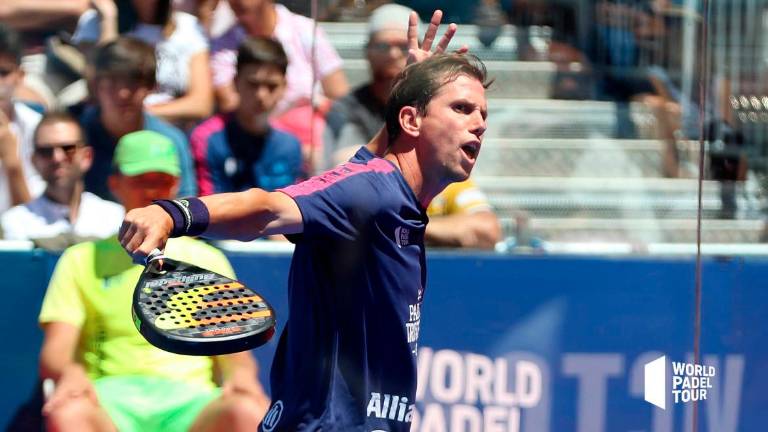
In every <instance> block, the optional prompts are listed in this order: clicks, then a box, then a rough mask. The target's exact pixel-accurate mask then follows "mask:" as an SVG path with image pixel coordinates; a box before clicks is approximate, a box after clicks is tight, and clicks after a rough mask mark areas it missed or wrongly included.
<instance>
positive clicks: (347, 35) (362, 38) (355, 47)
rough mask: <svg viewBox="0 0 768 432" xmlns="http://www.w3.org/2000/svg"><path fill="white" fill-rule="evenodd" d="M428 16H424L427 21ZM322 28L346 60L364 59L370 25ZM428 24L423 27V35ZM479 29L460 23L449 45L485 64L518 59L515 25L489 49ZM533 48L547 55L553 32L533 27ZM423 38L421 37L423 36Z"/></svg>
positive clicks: (324, 25)
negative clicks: (467, 49) (479, 34)
mask: <svg viewBox="0 0 768 432" xmlns="http://www.w3.org/2000/svg"><path fill="white" fill-rule="evenodd" d="M425 18H427V17H422V19H425ZM319 25H320V27H321V28H322V29H323V30H324V31H325V33H326V34H327V35H328V39H329V40H330V42H331V44H333V46H334V47H335V48H336V50H337V51H338V53H339V55H340V56H341V57H342V58H344V59H348V58H349V59H362V58H365V51H364V50H365V44H366V43H367V42H368V25H367V23H365V22H321V23H320V24H319ZM425 29H426V24H422V34H423V32H424V30H425ZM444 31H445V25H442V26H440V28H439V29H438V35H442V34H443V33H444ZM478 32H479V29H478V27H477V26H475V25H472V24H461V25H460V26H459V30H458V32H457V33H456V36H455V37H454V38H453V40H452V41H451V45H449V46H448V49H449V50H455V49H457V48H459V47H461V46H462V45H466V46H467V47H469V51H470V52H471V53H473V54H475V55H477V56H478V57H480V58H481V59H482V60H483V61H492V60H515V59H516V58H517V42H516V40H515V33H516V29H515V27H514V26H512V25H504V26H502V27H501V29H500V32H499V35H498V37H497V38H496V39H495V40H494V42H493V44H491V46H489V47H486V46H484V45H483V44H482V43H481V42H480V39H479V38H478ZM529 34H530V36H529V37H530V41H531V45H532V46H533V47H534V48H535V49H536V50H537V51H539V52H541V53H545V52H546V51H547V48H548V46H549V43H550V41H551V39H552V38H551V31H550V29H549V28H546V27H538V26H533V27H530V28H529ZM420 36H421V35H420Z"/></svg>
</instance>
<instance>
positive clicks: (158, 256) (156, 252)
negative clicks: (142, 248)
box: [144, 248, 165, 266]
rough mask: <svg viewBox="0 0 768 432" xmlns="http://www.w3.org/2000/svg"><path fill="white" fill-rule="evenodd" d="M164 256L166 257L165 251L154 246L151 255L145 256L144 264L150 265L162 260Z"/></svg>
mask: <svg viewBox="0 0 768 432" xmlns="http://www.w3.org/2000/svg"><path fill="white" fill-rule="evenodd" d="M163 258H165V255H164V254H163V251H161V250H160V249H158V248H154V249H152V252H150V253H149V255H147V257H146V258H144V265H145V266H147V265H150V264H152V263H153V262H155V261H158V260H162V259H163Z"/></svg>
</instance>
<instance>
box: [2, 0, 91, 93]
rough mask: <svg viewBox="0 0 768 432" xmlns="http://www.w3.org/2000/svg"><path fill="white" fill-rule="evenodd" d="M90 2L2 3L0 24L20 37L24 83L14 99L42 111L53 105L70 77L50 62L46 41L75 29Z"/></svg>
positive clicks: (20, 0)
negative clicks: (34, 105) (36, 106)
mask: <svg viewBox="0 0 768 432" xmlns="http://www.w3.org/2000/svg"><path fill="white" fill-rule="evenodd" d="M88 3H89V0H66V1H52V0H45V1H28V0H2V1H1V2H0V23H4V24H5V25H7V26H9V27H11V28H13V29H14V30H16V31H18V32H19V33H20V34H21V39H22V44H23V46H24V53H25V54H24V56H23V58H22V61H21V67H22V69H23V70H24V81H23V83H21V84H20V85H19V86H17V87H16V98H17V99H19V100H23V101H25V102H30V103H35V104H38V105H40V106H42V107H45V108H51V107H53V106H54V105H56V95H57V93H58V92H59V91H60V90H61V89H62V88H64V87H65V86H66V85H67V84H69V83H71V82H72V79H71V77H68V76H63V74H62V72H63V71H62V70H61V68H60V67H59V65H57V64H55V62H51V61H50V55H51V52H50V51H49V50H47V49H46V48H47V46H46V45H47V40H48V39H49V38H51V37H56V36H55V35H56V34H57V33H58V32H61V31H63V30H66V31H71V30H72V29H74V28H75V24H76V23H77V19H78V17H79V16H80V15H81V14H82V13H83V12H85V11H86V10H87V9H88Z"/></svg>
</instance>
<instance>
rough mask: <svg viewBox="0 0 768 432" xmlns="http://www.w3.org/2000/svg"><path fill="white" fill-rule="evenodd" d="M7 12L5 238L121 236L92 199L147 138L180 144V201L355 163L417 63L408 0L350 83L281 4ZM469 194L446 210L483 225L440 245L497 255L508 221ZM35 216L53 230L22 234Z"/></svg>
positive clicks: (382, 24) (322, 38) (332, 56)
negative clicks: (502, 223) (410, 47)
mask: <svg viewBox="0 0 768 432" xmlns="http://www.w3.org/2000/svg"><path fill="white" fill-rule="evenodd" d="M7 6H8V7H7V8H5V9H2V8H0V15H2V16H0V22H2V27H0V61H1V62H2V64H0V66H3V67H4V71H5V73H4V74H3V77H2V83H3V85H4V87H3V90H4V91H3V93H2V94H0V98H2V100H1V101H0V102H1V103H2V105H3V106H2V110H0V112H2V115H3V116H2V117H0V128H2V129H0V150H2V151H1V152H0V157H1V158H2V159H0V162H1V163H0V170H3V172H2V173H0V174H1V175H0V213H2V216H1V217H0V226H1V227H2V230H3V232H4V234H3V238H5V239H31V240H34V241H35V243H36V244H37V245H38V246H46V247H51V246H54V245H55V247H59V248H60V247H62V246H66V245H68V244H70V243H72V242H77V241H78V240H81V239H83V238H89V237H99V236H103V234H105V233H110V232H114V231H116V229H117V227H118V226H119V222H120V221H119V217H107V216H104V217H101V216H94V215H92V213H93V212H94V211H95V210H93V208H97V209H98V208H100V207H99V206H106V207H109V203H110V202H113V201H116V197H114V196H113V195H112V193H111V192H110V189H109V185H108V181H107V180H108V177H109V176H110V174H111V173H112V171H113V162H112V161H113V156H114V149H115V147H116V145H117V143H118V142H119V141H120V139H121V138H123V137H124V136H126V135H129V134H132V133H136V132H138V131H153V132H156V133H159V134H161V135H163V136H165V137H167V138H168V139H169V140H170V141H171V142H173V144H174V146H175V147H176V149H177V151H178V155H179V160H180V166H181V172H180V188H179V195H180V196H186V195H195V194H200V195H205V194H211V193H220V192H228V191H239V190H243V189H246V188H250V187H260V188H263V189H266V190H275V189H277V188H280V187H284V186H287V185H289V184H292V183H294V182H296V181H298V180H301V179H303V178H307V177H308V176H311V175H314V174H316V173H318V172H321V171H323V170H325V169H327V168H330V167H332V166H334V165H336V164H338V163H341V162H344V161H345V160H346V158H347V157H349V156H350V155H351V152H350V149H351V150H354V149H355V148H357V147H359V146H361V145H365V144H366V143H368V142H369V141H370V140H371V139H372V138H373V135H374V134H375V132H376V131H377V130H378V129H379V128H380V127H381V126H382V125H383V119H384V105H385V102H386V98H387V94H388V89H389V85H390V83H391V82H392V79H393V78H394V76H395V75H396V74H397V73H399V71H400V70H402V68H403V67H404V66H405V58H406V56H407V46H405V36H406V30H407V29H406V27H407V26H406V23H407V16H408V13H409V11H410V9H408V8H406V7H402V6H398V5H385V6H383V7H381V8H379V9H378V10H377V11H376V13H374V14H373V15H372V16H371V19H370V23H369V36H370V38H369V41H367V44H365V46H366V53H367V55H366V57H367V60H368V62H369V64H370V66H371V82H370V83H368V84H366V85H363V86H361V87H360V88H357V89H353V91H350V86H349V84H348V81H347V78H346V76H345V73H344V70H343V68H342V65H343V62H342V59H341V57H340V56H339V55H338V54H337V52H336V50H335V48H334V46H333V45H332V44H331V43H330V41H329V39H328V37H327V36H326V34H325V33H324V32H323V31H322V29H319V30H317V31H315V23H314V22H313V21H312V19H310V18H307V17H305V16H303V15H299V14H296V13H294V12H292V11H290V10H289V9H288V8H287V7H286V6H284V5H282V4H277V3H274V2H273V1H272V0H229V1H224V0H222V1H210V0H198V1H170V0H155V1H133V0H97V1H92V2H76V1H72V2H60V3H58V2H56V3H54V2H51V3H50V4H48V3H45V2H44V3H38V4H36V5H34V6H28V5H26V4H24V5H22V3H21V2H19V3H16V2H11V4H9V5H7ZM30 16H34V17H35V18H34V19H31V18H29V17H30ZM337 100H338V103H335V101H337ZM64 113H66V114H67V115H68V116H65V114H64ZM41 118H43V119H44V120H43V122H42V123H40V120H41ZM73 121H74V122H76V123H77V126H78V129H77V131H74V130H72V131H71V132H72V135H73V136H72V139H71V142H67V143H66V144H67V145H69V144H76V146H75V147H71V146H70V147H65V146H64V144H61V143H60V144H56V143H53V144H52V143H51V142H50V140H47V141H46V139H47V138H46V137H47V136H48V134H47V132H48V131H47V129H50V128H51V126H50V125H48V124H52V125H53V126H54V128H59V129H67V128H69V129H73V128H74V124H73ZM38 124H43V125H48V126H46V127H45V128H42V131H38V130H37V129H38ZM62 124H66V126H63V125H62ZM69 129H68V131H69ZM53 135H56V134H55V133H54V134H53ZM48 147H50V149H47V148H48ZM72 148H74V150H71V149H72ZM61 149H65V150H61ZM380 151H384V149H380ZM44 170H48V171H51V172H53V173H54V174H52V173H45V172H43V171H44ZM60 177H67V178H66V179H61V178H60ZM52 183H61V184H58V185H55V186H54V185H52ZM464 189H466V191H464V192H463V195H459V196H457V197H456V199H458V202H466V203H468V204H467V205H464V206H462V205H458V204H456V203H451V205H448V206H442V207H443V208H445V209H451V211H452V212H454V213H466V214H467V215H470V216H469V219H470V220H471V219H472V218H474V214H475V213H479V214H481V215H480V218H481V220H482V221H483V222H482V223H468V226H472V227H475V228H472V229H469V230H468V231H467V232H464V233H459V234H456V235H449V234H450V233H449V232H446V233H436V234H435V238H436V240H434V242H432V243H433V244H435V245H441V246H468V247H482V248H492V247H493V245H494V243H495V242H497V241H498V240H500V236H501V232H500V228H499V223H498V220H496V218H495V216H493V213H492V211H491V208H490V206H489V205H488V202H487V199H486V198H485V197H484V196H483V195H482V193H481V192H480V191H479V190H478V189H477V187H476V186H471V187H467V188H464ZM54 190H59V192H54ZM478 200H479V201H478ZM12 207H14V208H13V209H12V210H11V208H12ZM430 212H431V214H434V215H437V213H436V212H435V211H434V210H430ZM108 213H109V212H108ZM112 213H114V212H112ZM112 213H109V214H112ZM30 215H34V217H35V218H36V220H37V221H38V222H39V223H38V224H37V225H40V226H41V227H40V228H38V227H37V225H35V224H29V225H27V226H24V229H20V228H19V225H20V224H19V222H18V221H19V220H23V219H26V218H27V217H29V216H30ZM489 215H490V216H489ZM465 216H466V215H464V216H462V217H465ZM94 217H95V218H99V220H98V221H91V220H90V219H89V218H94ZM436 217H438V216H436ZM22 225H24V224H22ZM434 226H435V227H437V226H439V224H437V223H436V224H434ZM446 226H448V225H446ZM454 226H455V225H454ZM459 226H463V224H460V225H459ZM84 227H88V228H89V229H84ZM437 229H438V228H435V230H437ZM478 230H479V231H478Z"/></svg>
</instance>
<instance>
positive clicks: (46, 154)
mask: <svg viewBox="0 0 768 432" xmlns="http://www.w3.org/2000/svg"><path fill="white" fill-rule="evenodd" d="M78 148H80V143H79V142H75V143H66V144H52V145H50V146H39V147H38V146H36V147H35V154H36V155H38V156H40V157H43V158H46V159H50V158H52V157H53V153H54V152H55V151H56V149H60V150H61V151H63V152H64V155H65V156H67V157H68V158H70V159H71V158H72V156H74V155H75V153H76V152H77V149H78Z"/></svg>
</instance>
